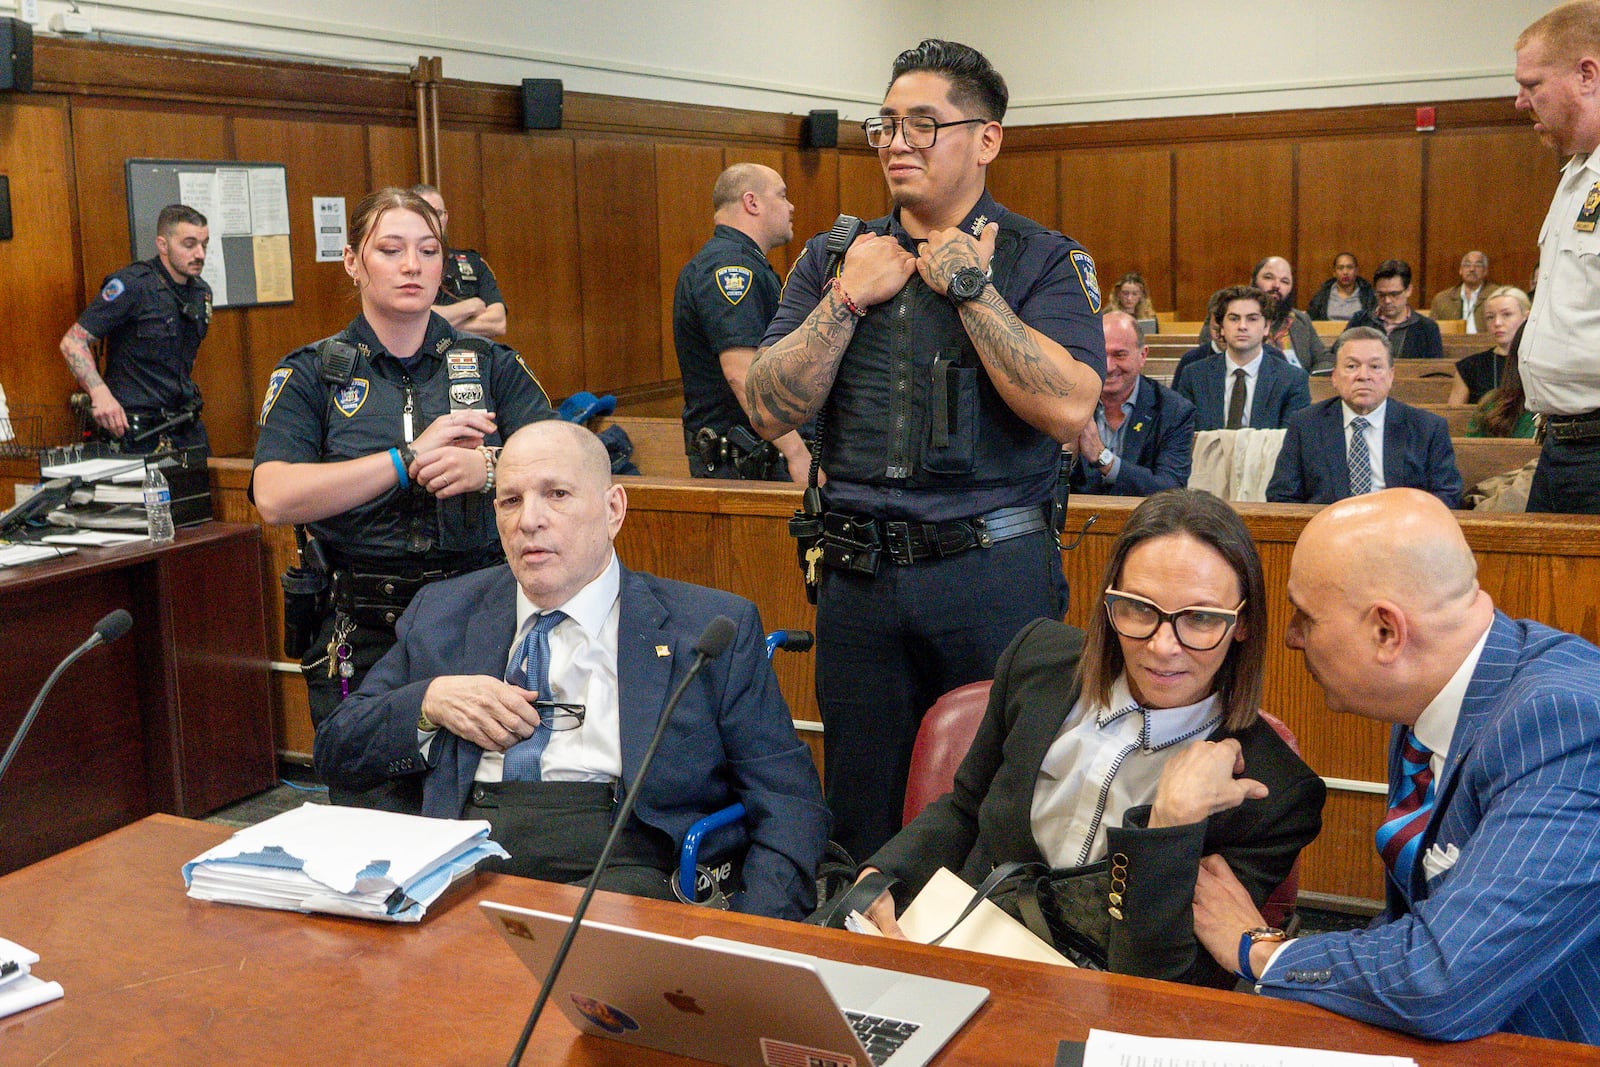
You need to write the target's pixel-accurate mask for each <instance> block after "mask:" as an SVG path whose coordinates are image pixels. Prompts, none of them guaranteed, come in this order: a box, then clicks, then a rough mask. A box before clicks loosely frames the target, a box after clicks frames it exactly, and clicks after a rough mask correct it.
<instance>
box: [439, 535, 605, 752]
mask: <svg viewBox="0 0 1600 1067" xmlns="http://www.w3.org/2000/svg"><path fill="white" fill-rule="evenodd" d="M621 592H622V570H621V566H620V565H619V564H618V563H617V557H616V554H615V553H612V556H611V562H610V563H608V564H607V565H606V569H605V570H603V571H601V572H600V576H599V577H597V578H595V579H594V580H593V581H592V582H590V583H589V584H588V585H586V586H584V587H583V588H582V589H580V590H578V591H577V592H576V593H574V594H573V596H572V598H571V599H570V600H568V601H567V602H566V603H565V604H551V605H549V606H545V605H536V604H534V603H533V602H532V601H531V600H529V599H528V595H527V594H526V593H524V592H523V591H522V587H521V586H520V585H519V586H518V587H517V631H516V635H515V638H514V639H513V640H512V642H511V650H510V652H509V653H508V654H507V656H506V669H507V671H509V670H510V667H511V660H512V658H513V657H515V656H516V655H518V654H519V653H520V652H521V651H522V641H523V638H524V637H526V636H527V633H528V631H529V629H531V628H532V626H533V622H534V619H535V618H536V617H537V616H538V615H540V614H543V613H544V612H547V611H555V610H560V611H564V612H566V614H567V617H566V618H565V619H562V620H561V622H560V623H559V624H558V625H557V626H556V627H555V629H553V630H551V631H550V689H551V692H550V693H548V694H547V693H540V694H539V699H541V700H560V701H564V702H566V703H569V704H582V705H584V710H585V714H584V720H583V725H582V726H580V727H578V728H577V729H576V730H557V731H555V732H553V733H552V734H551V735H550V743H549V744H548V746H546V748H545V750H544V754H543V755H542V756H541V757H540V760H539V774H540V776H541V777H542V778H543V780H544V781H547V782H609V781H613V780H615V779H617V778H620V777H621V776H622V725H621V718H620V712H619V705H618V701H617V622H618V618H619V613H620V611H621ZM524 688H531V687H530V686H524ZM435 736H436V734H433V733H429V734H424V735H423V736H422V751H423V754H424V755H426V754H427V751H428V748H429V745H430V744H431V742H432V740H433V738H434V737H435ZM504 768H505V756H504V754H503V753H499V752H484V754H483V757H482V758H481V759H480V760H478V771H477V774H475V775H474V776H473V777H474V779H475V780H476V781H479V782H498V781H500V780H501V778H502V775H503V772H504Z"/></svg>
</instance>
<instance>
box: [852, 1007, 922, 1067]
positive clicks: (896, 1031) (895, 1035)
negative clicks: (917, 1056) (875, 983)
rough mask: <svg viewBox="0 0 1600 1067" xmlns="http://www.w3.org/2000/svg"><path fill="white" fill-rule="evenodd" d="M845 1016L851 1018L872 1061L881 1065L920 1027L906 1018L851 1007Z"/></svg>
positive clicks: (853, 1027) (853, 1026)
mask: <svg viewBox="0 0 1600 1067" xmlns="http://www.w3.org/2000/svg"><path fill="white" fill-rule="evenodd" d="M844 1017H845V1018H846V1019H849V1020H850V1026H851V1028H852V1029H854V1030H855V1032H856V1036H857V1037H859V1038H860V1039H861V1044H862V1045H863V1046H864V1047H865V1048H866V1050H867V1055H869V1056H871V1057H872V1062H873V1063H874V1064H879V1065H881V1064H882V1063H883V1061H884V1060H886V1059H888V1058H889V1057H890V1056H893V1055H894V1054H895V1051H896V1050H897V1049H899V1048H900V1046H901V1045H903V1044H905V1043H906V1040H907V1039H908V1038H909V1037H910V1036H911V1035H912V1034H914V1033H916V1032H917V1030H918V1029H919V1026H918V1024H917V1023H908V1022H906V1021H905V1020H904V1019H886V1018H884V1017H883V1016H881V1015H868V1014H866V1013H865V1012H860V1011H850V1010H849V1009H846V1010H845V1013H844Z"/></svg>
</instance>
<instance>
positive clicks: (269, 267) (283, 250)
mask: <svg viewBox="0 0 1600 1067" xmlns="http://www.w3.org/2000/svg"><path fill="white" fill-rule="evenodd" d="M251 242H252V245H253V248H252V251H254V252H255V262H256V299H257V300H258V301H260V302H261V303H263V304H277V303H285V302H287V301H290V300H293V299H294V274H293V273H292V272H291V271H290V269H289V235H288V234H286V233H271V234H267V235H265V236H263V235H261V234H257V235H256V236H255V237H252V238H251Z"/></svg>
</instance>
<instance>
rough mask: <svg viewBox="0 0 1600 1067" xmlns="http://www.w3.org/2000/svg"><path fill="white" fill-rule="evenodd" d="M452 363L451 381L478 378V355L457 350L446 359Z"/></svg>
mask: <svg viewBox="0 0 1600 1067" xmlns="http://www.w3.org/2000/svg"><path fill="white" fill-rule="evenodd" d="M445 358H446V359H448V360H449V361H450V380H451V381H456V380H457V379H460V378H473V379H476V378H477V377H478V353H476V352H468V351H463V350H461V349H459V348H458V349H456V350H455V351H454V352H451V353H450V354H449V355H448V356H446V357H445Z"/></svg>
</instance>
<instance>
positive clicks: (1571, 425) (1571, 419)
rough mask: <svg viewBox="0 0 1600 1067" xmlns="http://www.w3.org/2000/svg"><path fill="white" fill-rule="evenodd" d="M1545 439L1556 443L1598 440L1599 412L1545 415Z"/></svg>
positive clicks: (1599, 435) (1599, 434) (1599, 436)
mask: <svg viewBox="0 0 1600 1067" xmlns="http://www.w3.org/2000/svg"><path fill="white" fill-rule="evenodd" d="M1544 432H1545V436H1546V437H1554V438H1555V439H1556V440H1557V441H1590V440H1594V439H1595V438H1600V411H1587V412H1584V413H1583V414H1582V415H1546V416H1545V417H1544Z"/></svg>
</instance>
